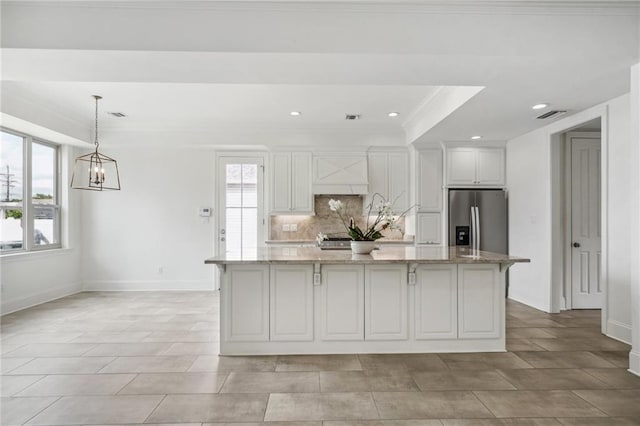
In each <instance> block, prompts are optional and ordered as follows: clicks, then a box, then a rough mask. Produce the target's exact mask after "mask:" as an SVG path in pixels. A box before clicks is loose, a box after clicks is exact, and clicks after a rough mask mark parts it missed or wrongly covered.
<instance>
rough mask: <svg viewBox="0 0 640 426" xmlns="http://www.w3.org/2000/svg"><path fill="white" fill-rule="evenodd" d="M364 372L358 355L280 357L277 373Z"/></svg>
mask: <svg viewBox="0 0 640 426" xmlns="http://www.w3.org/2000/svg"><path fill="white" fill-rule="evenodd" d="M356 370H362V367H361V366H360V361H358V356H357V355H288V356H279V357H278V363H277V365H276V371H356Z"/></svg>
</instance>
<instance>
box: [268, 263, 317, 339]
mask: <svg viewBox="0 0 640 426" xmlns="http://www.w3.org/2000/svg"><path fill="white" fill-rule="evenodd" d="M270 278H271V279H270V282H271V284H270V292H269V294H270V299H271V303H270V319H271V321H270V329H271V340H277V341H311V340H313V266H312V265H303V266H297V265H272V266H271V277H270Z"/></svg>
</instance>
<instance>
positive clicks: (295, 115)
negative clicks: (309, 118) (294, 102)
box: [289, 111, 302, 117]
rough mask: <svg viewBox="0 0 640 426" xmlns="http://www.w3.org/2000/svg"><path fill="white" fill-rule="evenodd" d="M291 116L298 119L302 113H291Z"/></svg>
mask: <svg viewBox="0 0 640 426" xmlns="http://www.w3.org/2000/svg"><path fill="white" fill-rule="evenodd" d="M289 115H291V116H293V117H298V116H300V115H302V113H301V112H300V111H291V112H290V113H289Z"/></svg>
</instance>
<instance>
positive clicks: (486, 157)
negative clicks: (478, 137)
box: [476, 148, 505, 185]
mask: <svg viewBox="0 0 640 426" xmlns="http://www.w3.org/2000/svg"><path fill="white" fill-rule="evenodd" d="M504 168H505V163H504V149H502V148H479V149H478V151H477V157H476V183H477V184H480V185H504Z"/></svg>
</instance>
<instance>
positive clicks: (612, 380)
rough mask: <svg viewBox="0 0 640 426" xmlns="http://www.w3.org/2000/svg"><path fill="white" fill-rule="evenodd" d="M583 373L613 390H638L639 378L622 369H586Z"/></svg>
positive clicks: (639, 385) (639, 386)
mask: <svg viewBox="0 0 640 426" xmlns="http://www.w3.org/2000/svg"><path fill="white" fill-rule="evenodd" d="M585 371H586V372H587V373H589V374H591V375H592V376H594V377H596V378H597V379H599V380H602V381H603V382H605V383H606V384H608V385H609V386H610V387H612V388H614V389H640V377H638V376H636V375H635V374H632V373H630V372H628V371H627V370H626V369H623V368H588V369H586V370H585Z"/></svg>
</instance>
